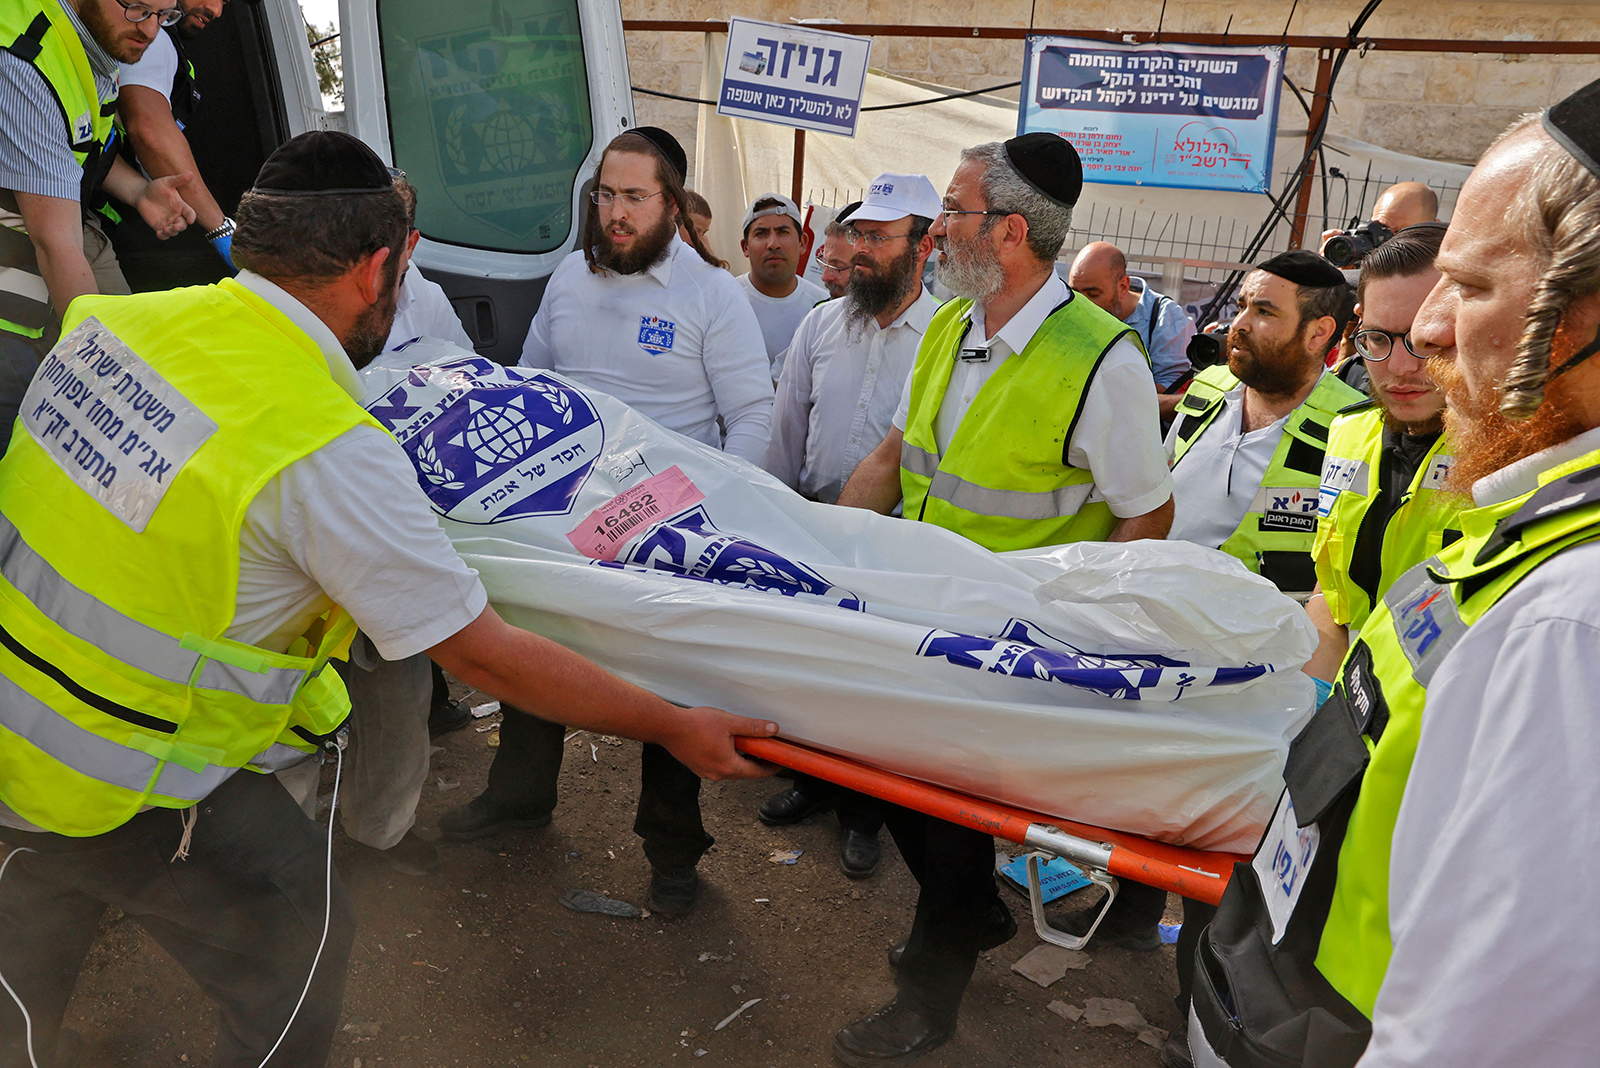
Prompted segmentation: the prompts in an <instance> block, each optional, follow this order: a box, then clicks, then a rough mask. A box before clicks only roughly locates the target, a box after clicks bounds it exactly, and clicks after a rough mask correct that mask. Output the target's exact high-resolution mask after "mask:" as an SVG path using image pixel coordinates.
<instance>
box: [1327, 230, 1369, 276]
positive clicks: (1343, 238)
mask: <svg viewBox="0 0 1600 1068" xmlns="http://www.w3.org/2000/svg"><path fill="white" fill-rule="evenodd" d="M1362 244H1365V242H1362ZM1362 251H1364V250H1358V249H1357V248H1356V241H1355V238H1353V237H1352V236H1351V235H1349V234H1339V235H1338V236H1337V237H1330V238H1328V243H1327V244H1326V245H1323V246H1322V257H1323V259H1325V260H1327V261H1328V262H1329V263H1331V264H1333V265H1334V266H1335V267H1338V268H1341V269H1343V268H1345V267H1349V266H1350V265H1351V264H1353V263H1355V261H1356V260H1358V259H1360V258H1361V252H1362Z"/></svg>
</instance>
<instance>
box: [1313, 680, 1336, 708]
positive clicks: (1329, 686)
mask: <svg viewBox="0 0 1600 1068" xmlns="http://www.w3.org/2000/svg"><path fill="white" fill-rule="evenodd" d="M1311 681H1312V682H1314V683H1316V684H1317V707H1318V708H1321V707H1322V702H1324V701H1326V700H1327V699H1328V697H1329V696H1330V695H1331V694H1332V693H1333V683H1331V682H1329V681H1327V680H1326V679H1317V678H1313V679H1312V680H1311Z"/></svg>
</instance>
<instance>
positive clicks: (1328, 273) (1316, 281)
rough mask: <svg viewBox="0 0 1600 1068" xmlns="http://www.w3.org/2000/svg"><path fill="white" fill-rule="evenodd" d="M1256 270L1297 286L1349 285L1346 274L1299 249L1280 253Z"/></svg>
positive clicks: (1329, 286) (1323, 287) (1317, 256)
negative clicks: (1345, 278)
mask: <svg viewBox="0 0 1600 1068" xmlns="http://www.w3.org/2000/svg"><path fill="white" fill-rule="evenodd" d="M1256 270H1258V271H1266V272H1267V273H1268V274H1275V275H1277V276H1278V277H1279V278H1287V279H1288V280H1289V281H1291V282H1293V283H1294V284H1295V285H1297V286H1310V287H1311V288H1312V289H1328V288H1331V287H1333V286H1342V285H1348V283H1347V282H1346V281H1345V280H1344V272H1343V271H1341V270H1339V268H1337V267H1335V266H1334V265H1333V264H1331V263H1329V262H1328V261H1327V260H1325V259H1323V258H1322V257H1321V256H1319V255H1317V254H1316V253H1315V252H1307V251H1306V250H1305V249H1303V248H1297V249H1295V250H1294V251H1293V252H1280V253H1278V254H1277V255H1276V256H1274V257H1272V258H1271V259H1270V260H1268V261H1267V262H1266V263H1261V264H1257V265H1256Z"/></svg>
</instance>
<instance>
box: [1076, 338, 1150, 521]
mask: <svg viewBox="0 0 1600 1068" xmlns="http://www.w3.org/2000/svg"><path fill="white" fill-rule="evenodd" d="M1067 462H1068V463H1070V464H1072V465H1073V466H1074V467H1082V468H1087V469H1088V470H1089V472H1090V473H1091V474H1093V475H1094V484H1095V488H1096V489H1097V490H1098V491H1099V492H1100V494H1101V495H1102V496H1103V497H1105V499H1106V503H1107V504H1108V505H1110V506H1111V512H1112V514H1113V515H1115V516H1116V517H1117V518H1119V519H1129V518H1132V517H1133V516H1138V515H1144V514H1145V513H1146V512H1152V511H1154V510H1155V509H1157V508H1159V507H1161V506H1162V505H1163V504H1165V503H1166V502H1167V500H1168V499H1169V498H1170V497H1171V496H1172V472H1171V470H1170V469H1169V468H1168V467H1167V454H1166V451H1165V450H1164V449H1163V448H1162V447H1161V412H1160V409H1159V408H1158V407H1157V406H1156V390H1155V380H1154V379H1152V378H1151V377H1150V365H1149V364H1148V363H1146V362H1145V358H1144V356H1143V354H1141V353H1140V352H1139V349H1138V346H1136V345H1134V344H1133V342H1131V341H1129V340H1128V339H1127V338H1123V339H1122V340H1121V341H1118V342H1117V343H1116V344H1115V345H1113V346H1111V351H1110V352H1108V353H1106V358H1105V360H1104V361H1102V362H1101V364H1100V369H1099V370H1098V371H1096V372H1095V376H1094V379H1093V380H1092V381H1091V382H1090V383H1089V393H1088V395H1087V396H1085V397H1084V399H1083V407H1082V409H1081V411H1080V413H1079V415H1078V426H1077V429H1075V430H1074V431H1073V432H1072V440H1071V441H1070V442H1069V443H1068V445H1067Z"/></svg>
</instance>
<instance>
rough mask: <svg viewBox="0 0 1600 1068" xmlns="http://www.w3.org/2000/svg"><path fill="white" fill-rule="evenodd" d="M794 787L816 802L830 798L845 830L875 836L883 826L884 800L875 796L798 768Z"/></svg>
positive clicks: (840, 824)
mask: <svg viewBox="0 0 1600 1068" xmlns="http://www.w3.org/2000/svg"><path fill="white" fill-rule="evenodd" d="M794 788H795V789H796V790H799V791H800V792H801V793H802V794H805V795H806V796H807V797H809V798H812V799H813V800H816V801H822V800H825V799H827V798H832V799H833V811H834V814H835V815H837V816H838V817H839V826H840V827H841V828H843V829H844V830H847V831H859V832H860V833H862V834H865V835H873V836H875V835H877V833H878V831H879V829H881V828H882V827H883V802H882V801H879V800H878V799H877V798H876V797H870V796H868V795H867V794H863V793H857V792H856V791H855V790H847V789H845V788H844V787H843V786H840V785H839V784H838V783H836V782H829V781H828V780H827V779H819V778H816V777H815V776H812V775H807V774H805V773H804V772H800V771H797V772H795V775H794Z"/></svg>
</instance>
